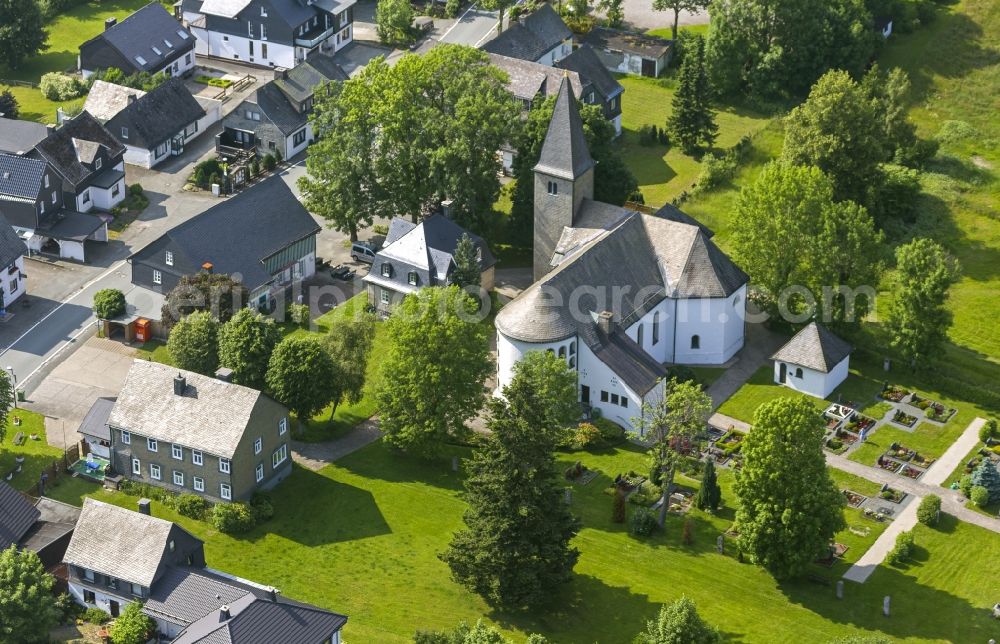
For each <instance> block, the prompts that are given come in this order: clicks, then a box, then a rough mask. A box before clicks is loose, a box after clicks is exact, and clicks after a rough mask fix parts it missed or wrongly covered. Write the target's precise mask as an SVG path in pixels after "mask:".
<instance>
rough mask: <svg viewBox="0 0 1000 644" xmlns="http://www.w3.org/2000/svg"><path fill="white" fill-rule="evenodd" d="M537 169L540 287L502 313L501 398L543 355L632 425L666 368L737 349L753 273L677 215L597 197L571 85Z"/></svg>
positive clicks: (588, 399) (587, 397)
mask: <svg viewBox="0 0 1000 644" xmlns="http://www.w3.org/2000/svg"><path fill="white" fill-rule="evenodd" d="M534 170H535V192H534V194H535V224H534V231H535V233H534V234H535V238H534V275H535V279H536V282H535V283H534V284H533V285H531V286H530V287H529V288H528V289H526V290H525V291H524V292H522V293H521V294H520V295H519V296H518V297H517V298H515V299H514V300H512V301H511V302H510V303H508V304H507V305H506V306H504V308H502V309H501V310H500V312H499V313H498V314H497V317H496V321H495V323H496V327H497V369H498V371H497V377H498V384H499V389H498V392H502V388H503V387H504V386H505V385H507V384H508V383H509V382H510V380H511V378H512V377H513V368H514V365H515V364H516V363H517V362H518V361H519V360H520V359H521V357H522V356H524V355H525V354H526V353H528V352H530V351H550V352H552V353H554V354H556V355H558V356H559V357H561V358H564V359H565V360H566V362H567V364H568V365H569V366H570V367H571V368H572V369H574V370H575V371H576V372H577V375H578V384H579V396H580V401H581V402H582V403H583V404H585V405H589V406H590V407H593V408H596V409H599V410H600V412H601V413H602V414H603V416H604V417H606V418H609V419H611V420H613V421H615V422H617V423H619V424H621V425H623V426H625V427H633V423H632V419H633V418H635V417H637V416H639V415H640V414H641V407H642V403H643V402H646V401H651V400H655V399H656V397H657V396H658V395H660V393H662V384H661V383H660V379H661V378H662V377H663V376H664V375H665V374H666V372H667V367H668V366H669V365H671V364H688V365H692V364H716V365H717V364H723V363H725V362H726V361H728V360H729V359H730V358H732V357H733V355H734V354H735V353H736V352H737V351H739V350H740V349H741V348H742V347H743V342H744V317H745V315H744V313H745V305H746V292H747V284H748V282H749V278H748V277H747V275H746V273H744V272H743V271H742V270H741V269H740V268H739V267H738V266H736V264H734V263H733V262H732V261H731V260H730V259H729V258H728V257H727V256H726V255H725V254H724V253H723V252H722V251H721V250H719V248H718V247H717V246H716V245H715V244H714V243H713V242H712V240H711V239H710V234H709V233H708V232H707V231H706V229H705V228H704V227H702V226H700V225H697V224H696V223H695V222H694V221H693V220H692V219H691V218H690V217H688V216H687V215H684V214H683V213H680V211H677V210H676V209H675V208H672V207H667V208H663V209H661V210H660V211H659V212H657V213H656V214H654V215H647V214H642V213H639V212H636V211H632V210H629V209H627V208H622V207H619V206H613V205H610V204H606V203H601V202H598V201H594V200H593V172H594V161H593V159H592V158H591V156H590V153H589V151H588V150H587V145H586V140H585V138H584V134H583V125H582V122H581V119H580V114H579V112H578V109H577V106H576V102H575V101H574V100H572V96H571V94H570V89H569V83H568V82H566V81H563V83H562V86H561V87H560V89H559V95H558V97H557V99H556V105H555V110H554V112H553V115H552V120H551V122H550V123H549V129H548V132H547V133H546V137H545V142H544V144H543V146H542V152H541V155H540V158H539V162H538V165H536V166H535V169H534ZM634 429H636V430H638V431H640V432H641V431H642V428H641V427H634Z"/></svg>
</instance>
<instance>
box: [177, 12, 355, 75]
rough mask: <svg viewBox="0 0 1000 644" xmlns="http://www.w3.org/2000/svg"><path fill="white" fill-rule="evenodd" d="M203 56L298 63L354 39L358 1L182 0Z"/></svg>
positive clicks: (269, 63) (285, 64)
mask: <svg viewBox="0 0 1000 644" xmlns="http://www.w3.org/2000/svg"><path fill="white" fill-rule="evenodd" d="M180 13H181V15H180V16H178V17H180V18H181V19H182V21H183V23H184V25H185V26H187V27H188V28H189V29H190V30H191V32H192V33H193V34H194V35H195V37H196V38H197V41H198V42H197V44H196V47H195V51H196V52H197V53H198V55H200V56H210V57H215V58H223V59H227V60H238V61H242V62H246V63H251V64H253V65H259V66H262V67H288V68H291V67H294V66H295V65H297V64H298V63H300V62H302V61H303V60H305V59H306V58H308V57H309V55H310V54H313V53H318V52H320V51H323V52H330V53H333V52H336V51H339V50H341V49H343V48H344V47H346V46H347V45H348V44H350V43H351V42H353V40H354V0H343V1H339V0H182V2H181V6H180Z"/></svg>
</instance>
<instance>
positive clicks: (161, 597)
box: [143, 566, 267, 626]
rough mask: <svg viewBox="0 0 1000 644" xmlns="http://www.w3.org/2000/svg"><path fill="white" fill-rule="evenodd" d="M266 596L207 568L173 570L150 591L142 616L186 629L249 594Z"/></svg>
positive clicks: (161, 578)
mask: <svg viewBox="0 0 1000 644" xmlns="http://www.w3.org/2000/svg"><path fill="white" fill-rule="evenodd" d="M266 593H267V591H265V590H264V589H262V588H255V587H253V586H248V585H245V584H242V583H239V582H237V581H234V580H232V579H229V578H227V577H223V576H222V575H219V574H216V573H215V572H212V571H209V570H206V569H204V568H188V567H174V566H171V567H169V568H167V569H166V570H165V571H164V573H163V575H162V576H161V577H160V578H159V579H158V580H157V581H156V584H155V585H154V586H153V587H152V588H151V589H150V591H149V598H148V599H147V600H146V604H145V606H144V607H143V612H145V613H146V614H147V615H150V616H152V617H164V618H166V619H168V620H169V621H171V622H173V623H175V624H178V623H180V624H183V625H185V626H186V625H188V624H190V623H191V622H196V621H198V620H199V619H201V618H202V617H204V616H205V615H208V614H209V613H211V612H213V611H218V610H219V608H221V607H222V606H226V605H229V604H232V603H234V602H235V601H237V600H238V599H240V598H242V597H246V596H247V595H248V594H253V595H260V596H264V595H266Z"/></svg>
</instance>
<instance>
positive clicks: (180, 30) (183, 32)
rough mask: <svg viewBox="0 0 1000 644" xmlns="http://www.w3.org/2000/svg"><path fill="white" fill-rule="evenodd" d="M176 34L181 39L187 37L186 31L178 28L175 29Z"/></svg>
mask: <svg viewBox="0 0 1000 644" xmlns="http://www.w3.org/2000/svg"><path fill="white" fill-rule="evenodd" d="M177 35H178V36H180V39H181V40H187V39H188V35H187V32H185V31H184V30H183V29H178V30H177Z"/></svg>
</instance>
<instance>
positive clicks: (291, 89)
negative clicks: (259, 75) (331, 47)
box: [274, 54, 349, 103]
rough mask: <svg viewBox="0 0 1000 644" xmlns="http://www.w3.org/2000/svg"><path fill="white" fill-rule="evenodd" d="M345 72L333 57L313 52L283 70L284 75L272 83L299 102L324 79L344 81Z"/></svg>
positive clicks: (307, 96) (311, 93) (308, 95)
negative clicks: (286, 69)
mask: <svg viewBox="0 0 1000 644" xmlns="http://www.w3.org/2000/svg"><path fill="white" fill-rule="evenodd" d="M348 78H349V77H348V75H347V72H345V71H344V70H343V68H342V67H341V66H340V65H338V64H337V63H335V62H333V59H332V58H331V57H329V56H326V55H323V54H314V55H312V56H310V57H309V58H307V59H306V60H304V61H302V62H301V63H299V64H298V65H296V66H295V67H293V68H291V69H289V70H288V71H287V72H284V76H278V78H275V79H274V84H275V85H276V86H277V87H278V89H280V90H281V91H282V92H283V93H284V94H285V95H286V96H287V97H288V98H289V100H291V101H295V102H296V103H301V102H302V101H304V100H306V99H307V98H309V97H310V96H312V95H313V90H314V89H315V87H316V86H317V85H319V84H320V83H323V82H326V81H331V80H335V81H346V80H347V79H348Z"/></svg>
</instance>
